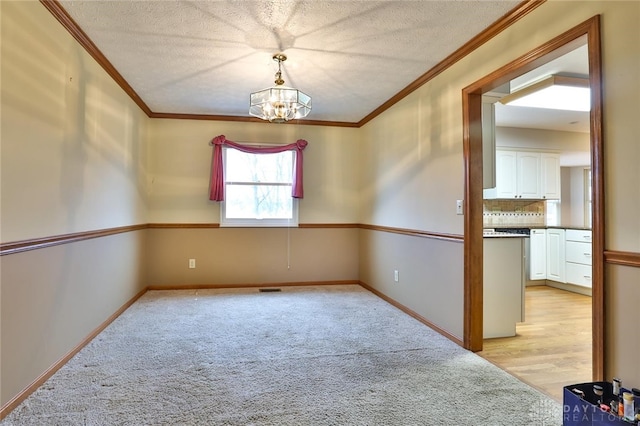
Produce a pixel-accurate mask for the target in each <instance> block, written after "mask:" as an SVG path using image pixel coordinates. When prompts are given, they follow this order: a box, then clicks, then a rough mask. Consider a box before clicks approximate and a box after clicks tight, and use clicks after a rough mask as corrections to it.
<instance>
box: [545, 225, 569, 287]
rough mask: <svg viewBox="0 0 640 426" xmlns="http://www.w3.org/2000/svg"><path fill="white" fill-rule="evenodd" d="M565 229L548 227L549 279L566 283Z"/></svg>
mask: <svg viewBox="0 0 640 426" xmlns="http://www.w3.org/2000/svg"><path fill="white" fill-rule="evenodd" d="M565 268H566V260H565V230H564V229H557V228H549V229H547V279H548V280H552V281H557V282H561V283H564V282H566V275H565Z"/></svg>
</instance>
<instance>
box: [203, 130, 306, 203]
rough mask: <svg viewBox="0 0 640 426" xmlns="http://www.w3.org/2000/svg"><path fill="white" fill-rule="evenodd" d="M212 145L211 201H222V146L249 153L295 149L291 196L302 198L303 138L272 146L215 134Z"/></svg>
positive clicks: (271, 152) (272, 152) (269, 152)
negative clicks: (245, 142)
mask: <svg viewBox="0 0 640 426" xmlns="http://www.w3.org/2000/svg"><path fill="white" fill-rule="evenodd" d="M211 144H212V145H213V157H212V159H211V183H210V186H209V199H210V200H212V201H224V170H223V165H222V147H223V146H226V147H228V148H234V149H237V150H239V151H242V152H248V153H250V154H275V153H278V152H284V151H295V169H294V175H293V185H292V188H291V196H292V197H293V198H302V197H303V195H304V189H303V186H302V150H304V149H305V147H306V146H307V144H308V142H307V141H305V140H304V139H298V140H297V141H296V142H295V143H291V144H289V145H274V146H266V147H265V146H260V147H258V146H252V145H242V144H239V143H237V142H232V141H230V140H228V139H227V138H226V137H225V136H224V135H220V136H216V137H215V138H213V139H212V140H211Z"/></svg>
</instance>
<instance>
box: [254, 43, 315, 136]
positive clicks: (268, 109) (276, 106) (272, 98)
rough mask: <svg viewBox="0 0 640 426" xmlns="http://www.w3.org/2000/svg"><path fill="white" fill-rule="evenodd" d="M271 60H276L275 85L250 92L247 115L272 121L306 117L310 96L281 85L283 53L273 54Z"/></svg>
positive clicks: (284, 58)
mask: <svg viewBox="0 0 640 426" xmlns="http://www.w3.org/2000/svg"><path fill="white" fill-rule="evenodd" d="M273 60H274V61H276V62H278V72H276V75H275V77H276V79H275V81H274V83H276V85H275V86H273V87H269V88H268V89H264V90H260V91H259V92H253V93H252V94H251V96H250V107H249V115H252V116H254V117H258V118H261V119H263V120H267V121H270V122H272V123H284V122H285V121H289V120H293V119H297V118H304V117H306V116H307V115H309V113H310V112H311V97H310V96H309V95H307V94H305V93H303V92H301V91H299V90H297V89H292V88H291V87H286V86H283V84H284V80H283V79H282V68H281V66H282V63H283V62H284V61H286V60H287V57H286V56H285V55H284V54H282V53H277V54H275V55H273Z"/></svg>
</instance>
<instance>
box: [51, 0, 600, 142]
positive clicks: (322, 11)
mask: <svg viewBox="0 0 640 426" xmlns="http://www.w3.org/2000/svg"><path fill="white" fill-rule="evenodd" d="M520 3H521V2H520V1H519V0H516V1H510V0H497V1H471V0H441V1H435V0H431V1H411V0H381V1H367V0H343V1H337V0H275V1H261V0H215V1H212V0H210V1H184V0H172V1H166V0H160V1H153V0H151V1H131V0H129V1H126V0H122V1H100V0H89V1H76V0H60V4H61V5H62V7H64V9H65V10H66V11H67V12H68V13H69V15H70V16H71V17H72V18H73V20H74V21H75V22H76V23H77V24H78V26H79V27H80V28H81V29H82V30H83V31H84V32H85V33H86V34H87V35H88V36H89V38H90V39H91V40H92V41H93V43H94V44H95V45H96V46H97V48H98V49H99V50H100V51H101V53H102V54H103V55H104V56H105V57H106V58H107V59H108V61H109V62H111V64H112V65H113V66H114V68H115V69H116V70H117V71H118V72H119V73H120V74H121V75H122V76H123V78H124V79H125V80H126V82H127V83H128V84H129V85H130V86H131V87H132V88H133V90H134V91H135V92H136V93H137V94H138V95H139V96H140V98H141V99H142V100H143V102H144V103H145V104H146V105H147V106H148V107H149V109H150V110H151V111H153V112H154V113H174V114H206V115H221V116H237V117H248V103H249V94H250V93H251V92H255V91H257V90H261V89H264V88H266V87H269V86H273V80H274V74H275V72H276V70H277V64H276V62H274V61H273V59H272V56H273V54H275V53H278V52H284V53H285V54H286V55H287V56H288V60H287V61H286V62H285V63H284V70H283V71H284V72H283V78H284V80H285V85H287V86H291V87H296V88H298V89H300V90H302V91H304V92H305V93H307V94H309V95H310V96H311V97H312V99H313V110H312V111H311V114H310V115H309V116H308V117H307V119H309V120H318V121H337V122H347V123H357V122H359V121H360V120H362V119H363V118H365V117H366V116H367V115H369V114H370V113H371V112H373V111H374V110H376V108H378V107H380V106H381V105H382V104H384V103H385V102H386V101H387V100H389V99H391V98H392V97H393V96H394V95H396V94H397V93H398V92H400V91H402V90H403V89H405V88H406V87H407V86H409V85H410V84H411V83H412V82H414V81H415V80H416V79H418V78H419V77H421V76H422V75H423V74H425V73H426V72H427V71H429V70H430V69H431V68H433V67H434V66H436V65H437V64H438V63H440V62H441V61H442V60H444V59H445V58H446V57H447V56H449V55H450V54H452V53H453V52H455V51H456V50H457V49H459V48H460V47H461V46H463V45H464V44H465V43H466V42H468V41H469V40H471V39H473V38H474V37H475V36H476V35H478V34H479V33H481V32H482V31H483V30H484V29H486V28H487V27H489V26H490V25H491V24H492V23H494V22H495V21H497V20H498V19H499V18H500V17H502V16H504V15H505V14H506V13H508V12H509V11H511V10H512V9H513V8H515V7H516V6H518V5H519V4H520ZM585 66H586V49H583V50H582V51H580V52H578V53H576V54H574V55H569V59H568V60H567V58H565V59H564V60H562V61H555V64H550V65H547V66H545V67H544V68H543V69H540V70H537V72H532V73H530V74H529V75H527V76H523V77H522V78H521V79H519V80H526V79H535V78H537V77H539V76H540V74H541V73H544V72H554V73H555V72H560V71H564V72H569V73H578V74H587V73H588V71H586V72H585V68H584V67H585ZM514 108H515V109H514ZM496 117H497V125H499V126H510V127H530V128H552V129H558V130H571V131H587V132H588V114H587V115H586V121H585V119H584V114H583V116H582V117H578V116H577V115H576V114H573V113H568V112H564V111H562V112H558V111H555V112H552V113H549V112H548V111H547V112H545V111H541V110H534V109H524V110H523V109H522V108H518V107H503V106H501V105H499V106H498V107H497V115H496ZM576 121H577V122H578V123H574V124H569V123H571V122H576ZM585 123H586V124H585ZM585 129H586V130H585Z"/></svg>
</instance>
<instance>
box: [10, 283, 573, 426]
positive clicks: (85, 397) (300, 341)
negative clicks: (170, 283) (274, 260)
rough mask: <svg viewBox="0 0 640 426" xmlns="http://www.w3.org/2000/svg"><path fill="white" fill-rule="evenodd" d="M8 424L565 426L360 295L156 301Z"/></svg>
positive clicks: (141, 306) (506, 383) (105, 335)
mask: <svg viewBox="0 0 640 426" xmlns="http://www.w3.org/2000/svg"><path fill="white" fill-rule="evenodd" d="M1 424H2V425H385V426H389V425H403V426H405V425H473V426H477V425H508V426H514V425H518V426H520V425H535V426H541V425H560V424H562V408H561V405H560V404H558V403H557V402H555V401H553V400H551V399H550V398H548V397H547V396H545V395H543V394H542V393H540V392H538V391H537V390H535V389H533V388H531V387H530V386H528V385H526V384H524V383H522V382H520V381H519V380H517V379H515V378H514V377H512V376H510V375H508V374H507V373H505V372H503V371H502V370H500V369H498V368H497V367H495V366H494V365H492V364H490V363H489V362H487V361H486V360H484V359H482V358H480V357H479V356H476V355H474V354H473V353H471V352H468V351H466V350H464V349H462V348H460V347H459V346H457V345H456V344H454V343H452V342H451V341H449V340H448V339H446V338H444V337H442V336H441V335H439V334H438V333H436V332H434V331H433V330H431V329H430V328H428V327H426V326H424V325H423V324H421V323H420V322H418V321H416V320H415V319H413V318H411V317H409V316H407V315H406V314H404V313H403V312H401V311H400V310H398V309H396V308H395V307H393V306H391V305H389V304H388V303H386V302H385V301H383V300H381V299H379V298H378V297H376V296H375V295H373V294H372V293H370V292H368V291H366V290H364V289H362V288H361V287H359V286H355V285H350V286H326V287H284V288H283V289H282V292H278V293H260V292H258V290H257V289H238V290H198V291H195V290H181V291H150V292H147V293H146V294H145V295H144V296H143V297H142V298H140V299H139V300H138V301H137V302H136V303H135V304H134V305H133V306H131V307H130V308H129V309H128V310H127V311H125V312H124V313H123V314H122V315H121V316H120V317H119V318H118V319H117V320H116V321H114V322H113V323H112V324H111V325H110V326H109V327H107V328H106V329H105V330H104V331H103V332H102V333H101V334H99V335H98V336H97V337H96V338H95V339H94V340H93V341H92V342H91V343H90V344H89V345H87V346H86V347H85V348H84V349H83V350H82V351H80V352H79V353H78V354H77V355H76V356H75V357H74V358H73V359H71V360H70V361H69V362H68V363H67V364H66V365H65V366H64V367H63V368H61V369H60V370H59V371H58V372H57V373H56V374H54V375H53V376H52V377H51V378H50V379H49V380H48V381H47V382H46V383H45V384H44V385H43V386H41V387H40V388H39V389H38V390H37V391H36V392H34V393H33V394H32V395H31V396H30V397H29V398H27V399H26V400H25V401H24V402H23V403H22V404H21V405H20V406H18V407H17V408H16V409H15V410H14V411H13V412H12V413H10V414H9V415H8V416H7V417H6V418H5V419H4V421H3V422H2V423H1Z"/></svg>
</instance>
